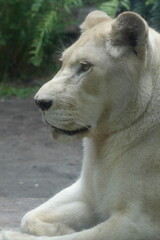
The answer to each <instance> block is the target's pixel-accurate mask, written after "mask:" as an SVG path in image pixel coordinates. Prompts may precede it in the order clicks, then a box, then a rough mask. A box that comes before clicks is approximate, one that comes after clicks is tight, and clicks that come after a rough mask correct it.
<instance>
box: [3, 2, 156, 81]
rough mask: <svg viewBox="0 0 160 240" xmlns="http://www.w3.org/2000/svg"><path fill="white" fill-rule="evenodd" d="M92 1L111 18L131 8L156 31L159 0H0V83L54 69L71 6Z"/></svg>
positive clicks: (71, 20)
mask: <svg viewBox="0 0 160 240" xmlns="http://www.w3.org/2000/svg"><path fill="white" fill-rule="evenodd" d="M92 4H94V6H95V5H96V6H99V8H100V9H101V10H103V11H105V12H107V13H108V14H109V15H110V16H113V17H114V16H116V15H117V14H119V13H121V12H123V11H135V12H137V13H139V14H141V15H142V16H143V17H144V18H145V19H146V20H147V21H148V22H149V24H150V25H151V26H152V27H154V28H155V29H156V30H160V14H159V13H160V1H159V0H106V1H105V0H104V1H103V0H23V1H21V0H0V82H2V81H5V80H10V81H11V80H14V79H22V80H24V79H27V80H28V78H31V77H32V78H33V77H35V76H36V77H38V76H41V75H44V74H45V73H46V72H49V69H51V68H52V72H54V71H55V70H56V64H57V63H56V61H54V59H53V53H54V54H55V52H57V50H58V49H59V48H60V47H62V46H60V45H62V44H61V43H62V42H63V40H65V39H66V36H65V34H64V31H65V29H67V26H71V25H72V24H73V20H74V21H76V19H75V18H76V17H74V18H73V15H72V10H73V8H75V7H76V8H77V7H79V6H82V5H83V7H85V6H86V5H87V6H92ZM29 80H30V79H29Z"/></svg>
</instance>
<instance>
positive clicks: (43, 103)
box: [35, 99, 52, 111]
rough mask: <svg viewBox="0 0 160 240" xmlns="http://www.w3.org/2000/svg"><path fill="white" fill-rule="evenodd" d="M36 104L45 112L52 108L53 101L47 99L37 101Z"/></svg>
mask: <svg viewBox="0 0 160 240" xmlns="http://www.w3.org/2000/svg"><path fill="white" fill-rule="evenodd" d="M35 103H36V104H37V106H38V107H39V108H40V109H41V110H43V111H45V110H48V109H49V108H50V107H51V106H52V101H51V100H46V99H43V100H42V99H41V100H38V99H35Z"/></svg>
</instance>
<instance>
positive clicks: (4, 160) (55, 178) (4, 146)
mask: <svg viewBox="0 0 160 240" xmlns="http://www.w3.org/2000/svg"><path fill="white" fill-rule="evenodd" d="M81 158H82V149H81V142H74V143H72V144H69V145H68V144H67V145H63V144H60V143H57V142H55V141H54V140H53V139H52V135H51V132H50V129H49V128H48V127H47V126H45V125H44V124H43V123H42V121H41V115H40V113H39V111H38V108H37V107H36V106H35V103H34V101H33V98H27V99H18V98H15V97H14V98H9V99H3V98H1V99H0V197H2V198H8V199H14V198H49V197H51V196H52V195H53V194H55V193H57V192H58V191H59V190H61V189H63V188H64V187H66V186H69V185H70V184H71V183H72V182H74V181H75V179H77V178H78V176H79V172H80V168H81V164H82V161H81Z"/></svg>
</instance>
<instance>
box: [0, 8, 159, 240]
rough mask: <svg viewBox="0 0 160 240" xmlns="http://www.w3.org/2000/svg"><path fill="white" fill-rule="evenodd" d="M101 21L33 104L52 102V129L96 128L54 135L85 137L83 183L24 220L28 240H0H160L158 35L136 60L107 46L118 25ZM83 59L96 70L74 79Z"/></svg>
mask: <svg viewBox="0 0 160 240" xmlns="http://www.w3.org/2000/svg"><path fill="white" fill-rule="evenodd" d="M128 14H130V13H128ZM102 16H103V21H102V22H101V23H98V25H95V26H92V27H91V28H90V29H88V30H86V31H84V33H83V34H82V35H81V37H80V39H79V40H78V41H77V42H76V43H75V44H73V45H72V46H71V47H70V48H69V49H67V50H66V51H65V52H64V54H63V64H62V68H61V70H60V71H59V73H58V74H57V75H56V76H55V77H54V78H53V79H52V80H51V81H49V82H48V83H46V84H45V85H44V86H42V88H41V89H40V90H39V92H38V93H37V95H36V97H35V98H36V99H38V100H42V99H45V100H46V99H49V100H52V101H53V105H52V106H51V107H50V109H49V110H48V111H44V112H43V117H44V119H45V121H47V122H48V123H49V124H50V125H52V126H55V127H57V128H61V129H65V130H75V129H78V128H81V127H82V126H91V129H90V130H89V131H88V132H86V133H84V134H82V135H81V134H78V135H76V136H64V135H63V134H60V133H56V132H55V131H53V136H54V137H55V138H56V139H59V140H64V139H65V140H74V139H77V138H82V137H84V140H83V144H84V159H83V167H82V172H81V176H80V178H79V180H78V181H77V182H76V183H74V184H73V185H72V186H70V187H69V188H67V189H64V190H63V191H61V192H60V193H58V194H57V195H56V196H54V197H53V198H51V199H50V200H49V201H47V202H46V203H44V204H43V205H41V206H39V207H38V208H36V209H34V210H32V211H31V212H29V213H27V214H26V215H25V216H24V218H23V219H22V231H23V232H26V233H28V234H30V235H24V234H23V233H17V232H3V237H0V239H3V240H29V239H30V240H159V239H160V148H159V146H160V70H159V64H160V53H159V51H158V49H159V48H160V36H159V34H158V33H156V32H155V31H153V30H152V29H149V33H148V35H147V38H146V42H145V43H144V45H143V49H142V48H141V47H139V48H138V49H139V50H138V53H137V55H135V54H134V53H133V52H132V51H131V47H129V48H127V46H122V48H121V47H120V45H119V46H118V47H116V46H115V48H114V44H113V45H112V40H113V39H112V38H111V39H110V42H108V43H109V44H107V43H106V41H107V40H106V39H107V38H110V36H111V35H110V33H111V32H112V21H114V20H111V19H109V18H108V17H107V18H106V19H107V20H105V21H104V13H103V14H102ZM131 16H134V17H136V18H139V17H138V15H134V14H133V15H132V14H131ZM92 17H93V15H92ZM129 17H130V16H129ZM92 19H93V18H92ZM119 19H120V18H119ZM120 20H121V19H120ZM87 21H89V20H88V19H87ZM99 21H100V20H99ZM94 22H95V21H94ZM114 24H115V21H114ZM143 24H144V22H143ZM90 25H93V22H92V23H90V24H87V26H90ZM146 29H147V27H146ZM144 31H145V30H144ZM144 34H146V32H144ZM142 37H143V32H142ZM141 44H142V43H139V45H141ZM111 45H112V46H111ZM117 49H119V50H120V51H119V50H117ZM144 49H145V50H144ZM117 51H118V52H119V53H118V52H117ZM117 53H118V54H117ZM82 60H83V61H89V62H91V63H92V64H93V66H92V67H91V69H90V70H89V71H87V72H83V73H81V74H77V71H78V69H79V68H80V62H81V61H82ZM34 235H35V236H34ZM37 236H39V237H37Z"/></svg>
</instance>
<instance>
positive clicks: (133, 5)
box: [99, 0, 160, 31]
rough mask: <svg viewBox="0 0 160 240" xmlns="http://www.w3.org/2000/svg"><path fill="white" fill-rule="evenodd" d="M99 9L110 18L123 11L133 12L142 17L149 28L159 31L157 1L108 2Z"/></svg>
mask: <svg viewBox="0 0 160 240" xmlns="http://www.w3.org/2000/svg"><path fill="white" fill-rule="evenodd" d="M99 8H100V9H101V10H103V11H105V12H106V13H108V15H110V16H112V17H115V16H116V15H118V14H119V13H120V12H123V11H134V12H136V13H139V14H140V15H141V16H142V17H144V18H145V19H146V21H147V22H148V23H149V25H151V27H153V28H154V29H156V30H158V31H160V1H159V0H108V1H106V2H104V3H102V4H101V5H100V7H99Z"/></svg>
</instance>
